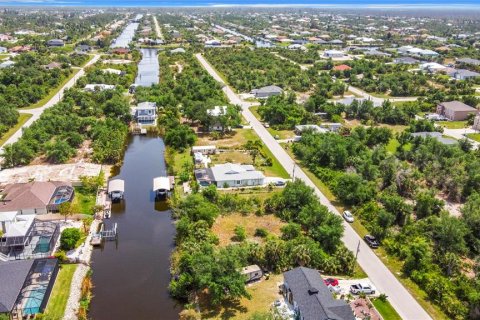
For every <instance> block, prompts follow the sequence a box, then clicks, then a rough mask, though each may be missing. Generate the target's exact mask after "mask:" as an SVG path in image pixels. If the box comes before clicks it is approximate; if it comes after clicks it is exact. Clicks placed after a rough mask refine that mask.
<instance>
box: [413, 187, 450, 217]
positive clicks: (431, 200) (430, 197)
mask: <svg viewBox="0 0 480 320" xmlns="http://www.w3.org/2000/svg"><path fill="white" fill-rule="evenodd" d="M443 206H444V201H443V200H440V199H437V198H436V197H435V192H434V191H433V190H426V191H422V192H419V193H418V194H417V196H416V199H415V212H416V213H417V218H419V219H421V218H426V217H429V216H431V215H439V214H440V212H441V211H442V209H443Z"/></svg>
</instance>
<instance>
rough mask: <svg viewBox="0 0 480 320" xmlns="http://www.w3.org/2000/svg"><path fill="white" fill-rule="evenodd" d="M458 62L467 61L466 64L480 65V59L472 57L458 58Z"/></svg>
mask: <svg viewBox="0 0 480 320" xmlns="http://www.w3.org/2000/svg"><path fill="white" fill-rule="evenodd" d="M457 62H460V63H465V64H471V65H474V66H480V60H477V59H472V58H461V59H457Z"/></svg>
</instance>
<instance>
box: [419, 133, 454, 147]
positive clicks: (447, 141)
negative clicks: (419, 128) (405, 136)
mask: <svg viewBox="0 0 480 320" xmlns="http://www.w3.org/2000/svg"><path fill="white" fill-rule="evenodd" d="M411 135H412V137H422V138H427V137H431V138H434V139H436V140H438V141H439V142H441V143H443V144H448V145H450V144H457V140H455V139H452V138H445V137H443V135H442V134H441V133H440V132H436V131H435V132H415V133H411Z"/></svg>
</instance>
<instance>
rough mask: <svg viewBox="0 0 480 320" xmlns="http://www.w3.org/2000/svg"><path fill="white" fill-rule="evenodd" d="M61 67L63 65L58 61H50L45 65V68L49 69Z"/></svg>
mask: <svg viewBox="0 0 480 320" xmlns="http://www.w3.org/2000/svg"><path fill="white" fill-rule="evenodd" d="M60 68H62V65H61V64H60V63H58V62H50V63H49V64H47V65H46V66H45V69H47V70H53V69H60Z"/></svg>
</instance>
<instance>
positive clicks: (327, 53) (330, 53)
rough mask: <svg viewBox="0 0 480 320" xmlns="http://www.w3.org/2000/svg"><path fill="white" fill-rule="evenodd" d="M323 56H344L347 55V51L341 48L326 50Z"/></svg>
mask: <svg viewBox="0 0 480 320" xmlns="http://www.w3.org/2000/svg"><path fill="white" fill-rule="evenodd" d="M323 56H324V57H327V58H343V57H345V52H343V51H340V50H325V51H324V52H323Z"/></svg>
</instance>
